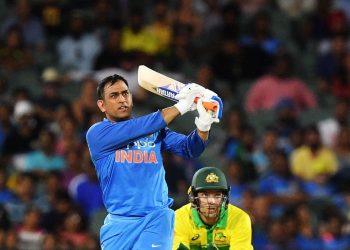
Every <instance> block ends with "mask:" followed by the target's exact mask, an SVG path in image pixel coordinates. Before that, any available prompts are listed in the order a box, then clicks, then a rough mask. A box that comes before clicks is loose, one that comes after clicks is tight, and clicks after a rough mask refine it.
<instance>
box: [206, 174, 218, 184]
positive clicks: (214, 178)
mask: <svg viewBox="0 0 350 250" xmlns="http://www.w3.org/2000/svg"><path fill="white" fill-rule="evenodd" d="M205 181H206V182H207V183H218V182H219V176H217V175H216V174H214V173H210V174H208V175H207V177H206V178H205Z"/></svg>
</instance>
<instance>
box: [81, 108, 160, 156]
mask: <svg viewBox="0 0 350 250" xmlns="http://www.w3.org/2000/svg"><path fill="white" fill-rule="evenodd" d="M165 126H166V123H165V121H164V119H163V116H162V115H161V112H160V111H157V112H154V113H152V114H149V115H145V116H142V117H138V118H134V119H130V120H127V121H122V122H115V123H112V122H101V123H98V124H95V125H93V126H92V127H91V128H90V129H89V130H88V132H87V134H86V141H87V143H88V146H89V149H90V152H91V156H92V159H93V160H95V161H96V160H98V159H100V158H102V157H104V156H105V155H108V154H109V153H111V152H112V151H115V150H116V149H118V148H120V147H123V146H125V145H127V144H128V143H129V142H132V141H134V140H136V139H137V138H140V137H144V136H146V135H149V134H152V133H154V132H156V131H159V130H161V129H162V128H164V127H165Z"/></svg>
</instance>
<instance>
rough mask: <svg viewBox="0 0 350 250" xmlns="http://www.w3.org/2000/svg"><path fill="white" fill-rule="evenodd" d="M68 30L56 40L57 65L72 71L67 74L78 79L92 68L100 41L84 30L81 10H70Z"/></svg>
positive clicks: (99, 48)
mask: <svg viewBox="0 0 350 250" xmlns="http://www.w3.org/2000/svg"><path fill="white" fill-rule="evenodd" d="M68 30H69V33H68V34H66V35H65V36H63V37H62V38H61V39H60V40H59V41H58V42H57V56H58V61H59V66H60V68H61V69H62V70H65V71H69V72H73V73H72V74H70V75H69V76H70V77H72V78H73V79H79V78H80V77H81V74H85V73H88V72H89V71H91V70H92V69H93V65H94V61H95V58H96V56H97V55H98V53H99V52H100V50H101V42H100V41H99V40H98V39H97V38H96V37H95V36H94V35H93V34H91V33H89V32H87V31H86V20H85V17H84V16H83V14H82V12H81V10H73V11H72V12H71V14H70V16H69V24H68ZM74 72H75V73H74Z"/></svg>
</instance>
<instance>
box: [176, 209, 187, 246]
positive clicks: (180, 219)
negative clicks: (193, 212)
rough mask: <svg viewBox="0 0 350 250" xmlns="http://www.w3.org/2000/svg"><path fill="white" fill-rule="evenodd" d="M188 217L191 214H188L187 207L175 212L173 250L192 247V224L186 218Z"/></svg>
mask: <svg viewBox="0 0 350 250" xmlns="http://www.w3.org/2000/svg"><path fill="white" fill-rule="evenodd" d="M188 217H189V215H188V214H187V210H186V209H185V207H182V208H180V209H178V210H177V211H176V212H175V226H174V242H173V250H178V249H180V250H181V249H186V248H187V249H190V240H189V237H188V235H189V233H188V230H189V229H190V224H189V221H188V220H186V218H188Z"/></svg>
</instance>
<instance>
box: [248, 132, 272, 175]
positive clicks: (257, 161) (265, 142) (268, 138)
mask: <svg viewBox="0 0 350 250" xmlns="http://www.w3.org/2000/svg"><path fill="white" fill-rule="evenodd" d="M262 137H263V138H262V142H261V145H257V148H256V149H255V151H254V153H253V156H252V157H253V163H254V166H255V168H256V170H257V172H258V173H259V175H260V176H264V175H265V174H266V173H267V172H269V171H270V170H271V169H270V165H271V164H270V163H271V157H272V155H274V154H275V153H276V151H277V150H278V144H277V142H278V141H277V139H278V134H277V131H276V130H275V129H273V128H268V129H267V130H265V132H264V133H263V135H262Z"/></svg>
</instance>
